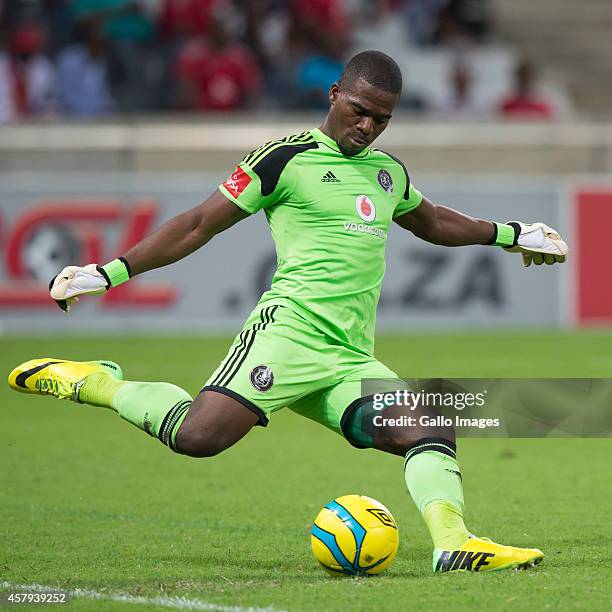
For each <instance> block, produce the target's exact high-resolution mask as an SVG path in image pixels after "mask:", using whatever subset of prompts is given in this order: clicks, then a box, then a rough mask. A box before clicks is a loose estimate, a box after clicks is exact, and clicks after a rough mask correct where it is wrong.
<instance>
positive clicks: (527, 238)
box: [506, 221, 569, 267]
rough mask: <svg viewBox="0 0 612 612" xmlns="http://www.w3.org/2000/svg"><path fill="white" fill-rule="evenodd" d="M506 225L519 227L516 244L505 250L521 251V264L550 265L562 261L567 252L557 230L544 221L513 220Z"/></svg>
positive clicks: (565, 245) (567, 249)
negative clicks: (522, 221) (523, 221)
mask: <svg viewBox="0 0 612 612" xmlns="http://www.w3.org/2000/svg"><path fill="white" fill-rule="evenodd" d="M508 225H512V226H516V225H518V226H519V228H520V233H519V236H518V239H517V244H516V245H515V246H513V247H507V248H506V251H510V252H511V253H521V255H522V256H523V266H525V267H528V266H530V265H531V263H532V262H533V263H534V264H535V265H536V266H540V265H542V264H543V263H545V264H547V265H549V266H550V265H552V264H554V263H563V262H564V261H565V257H566V255H567V254H568V252H569V248H568V246H567V244H566V243H565V241H564V240H563V239H562V238H561V236H560V235H559V233H558V232H557V230H554V229H553V228H552V227H548V225H545V224H544V223H520V222H516V221H513V222H512V223H509V224H508Z"/></svg>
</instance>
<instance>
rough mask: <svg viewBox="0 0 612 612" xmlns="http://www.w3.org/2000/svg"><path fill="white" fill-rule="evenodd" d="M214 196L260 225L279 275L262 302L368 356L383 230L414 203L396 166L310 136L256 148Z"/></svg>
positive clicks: (373, 152)
mask: <svg viewBox="0 0 612 612" xmlns="http://www.w3.org/2000/svg"><path fill="white" fill-rule="evenodd" d="M219 189H220V190H221V192H222V193H223V194H224V195H225V196H226V197H227V198H229V199H230V200H231V201H232V202H234V203H235V204H237V205H238V206H239V207H240V208H242V209H243V210H245V211H246V212H248V213H256V212H257V211H258V210H259V209H261V208H263V209H264V212H265V214H266V217H267V219H268V223H269V225H270V230H271V232H272V238H273V239H274V243H275V245H276V254H277V260H278V266H277V270H276V273H275V275H274V278H273V280H272V286H271V288H270V290H269V291H267V292H266V293H264V294H263V296H262V297H261V300H260V303H262V302H268V301H270V300H274V301H275V303H282V304H285V305H287V306H289V307H290V308H293V309H294V310H295V311H296V312H297V313H298V314H300V315H301V316H303V317H304V318H305V319H307V320H308V321H310V322H311V323H312V324H313V325H315V326H316V327H318V328H319V329H321V330H322V331H323V332H325V333H326V334H328V335H329V336H331V337H332V338H334V339H335V340H337V341H339V342H341V343H342V344H345V345H347V346H350V347H352V348H354V349H356V350H358V351H360V352H362V353H365V354H368V355H371V354H372V353H373V350H374V332H375V327H376V306H377V304H378V299H379V297H380V288H381V284H382V280H383V276H384V273H385V246H386V244H387V234H388V231H389V226H390V225H391V221H392V219H393V218H394V217H397V216H398V215H401V214H403V213H405V212H407V211H410V210H412V209H414V208H416V207H417V206H418V205H419V204H420V203H421V199H422V196H421V194H420V193H419V191H417V190H416V189H415V188H414V187H413V186H412V185H411V183H410V179H409V177H408V173H407V172H406V169H405V167H404V165H403V164H402V163H401V162H400V161H399V160H397V159H396V158H394V157H393V156H391V155H389V154H388V153H385V152H383V151H380V150H378V149H374V148H369V147H368V148H366V149H364V150H363V151H361V152H360V153H359V154H358V155H354V156H352V157H347V156H345V155H344V154H342V153H341V152H340V149H339V148H338V145H337V144H336V142H335V141H334V140H333V139H332V138H330V137H329V136H326V135H325V134H323V132H321V131H320V130H319V129H314V130H310V131H307V132H303V133H302V134H297V135H295V136H288V137H286V138H283V139H282V140H278V141H273V142H270V143H267V144H265V145H263V146H262V147H260V148H259V149H256V150H255V151H253V152H252V153H250V154H249V155H247V156H246V157H245V158H244V160H243V161H242V162H241V163H240V165H239V166H238V167H237V168H236V170H235V171H234V173H233V174H232V175H231V176H230V177H229V178H228V179H227V180H226V181H225V183H223V184H222V185H221V186H220V187H219Z"/></svg>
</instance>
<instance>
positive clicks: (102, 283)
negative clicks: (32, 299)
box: [49, 263, 110, 312]
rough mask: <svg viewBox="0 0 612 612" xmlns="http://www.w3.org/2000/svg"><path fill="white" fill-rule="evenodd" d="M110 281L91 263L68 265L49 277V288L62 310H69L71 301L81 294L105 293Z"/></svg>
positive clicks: (76, 299) (77, 298)
mask: <svg viewBox="0 0 612 612" xmlns="http://www.w3.org/2000/svg"><path fill="white" fill-rule="evenodd" d="M109 287H110V281H109V279H108V276H107V275H106V273H105V272H104V270H103V269H102V268H101V267H100V266H99V265H97V264H95V263H92V264H88V265H87V266H84V267H83V268H81V267H79V266H68V267H66V268H64V269H63V270H62V271H61V272H60V273H59V274H58V275H57V276H56V277H55V278H52V279H51V282H50V283H49V289H50V293H51V297H52V298H53V299H54V300H55V303H56V304H57V305H58V306H59V307H60V308H61V309H62V310H63V311H64V312H68V311H69V310H70V305H71V304H72V303H73V302H78V301H79V296H81V295H100V294H101V293H106V291H107V290H108V288H109Z"/></svg>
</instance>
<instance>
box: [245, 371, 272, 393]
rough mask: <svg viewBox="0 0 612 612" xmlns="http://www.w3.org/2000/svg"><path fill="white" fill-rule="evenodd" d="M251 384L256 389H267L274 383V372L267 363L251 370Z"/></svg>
mask: <svg viewBox="0 0 612 612" xmlns="http://www.w3.org/2000/svg"><path fill="white" fill-rule="evenodd" d="M249 378H250V379H251V384H252V385H253V386H254V387H255V388H256V389H257V390H258V391H262V392H263V391H269V390H270V389H271V388H272V385H273V384H274V373H273V372H272V369H271V368H269V367H268V366H267V365H258V366H255V367H254V368H253V369H252V370H251V374H250V377H249Z"/></svg>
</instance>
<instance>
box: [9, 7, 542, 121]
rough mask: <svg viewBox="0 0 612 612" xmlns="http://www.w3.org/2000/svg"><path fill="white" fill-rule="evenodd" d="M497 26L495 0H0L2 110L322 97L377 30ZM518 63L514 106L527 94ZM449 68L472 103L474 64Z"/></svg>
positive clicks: (315, 104) (406, 43)
mask: <svg viewBox="0 0 612 612" xmlns="http://www.w3.org/2000/svg"><path fill="white" fill-rule="evenodd" d="M490 30H491V23H490V17H489V1H488V0H136V1H135V0H0V122H7V121H14V120H19V119H20V118H23V117H32V116H39V117H41V116H42V117H54V116H62V115H64V116H76V117H99V116H104V115H108V114H115V113H121V114H126V113H132V112H156V111H167V110H173V111H181V110H184V111H207V112H209V111H224V112H231V111H235V110H244V109H265V110H271V109H272V110H275V109H278V110H291V109H309V108H324V107H325V106H326V105H327V90H328V88H329V86H330V85H331V83H332V82H333V81H334V80H336V79H337V78H338V76H339V74H340V72H341V70H342V65H343V63H344V62H345V61H346V59H347V58H348V57H350V56H351V55H352V53H353V52H354V51H355V50H360V49H363V48H376V47H377V46H379V45H377V44H376V43H377V40H380V37H381V36H384V37H385V40H386V39H387V38H392V37H393V36H395V37H397V39H398V40H397V43H396V45H398V46H402V47H405V48H410V47H412V48H415V47H429V46H448V47H452V48H461V49H465V48H468V47H473V46H478V45H480V44H482V43H485V42H486V41H487V40H488V38H489V36H490ZM520 70H522V71H523V74H522V76H521V75H520V74H519V71H518V70H517V92H514V93H515V94H516V95H515V98H518V99H515V100H514V102H513V101H512V100H508V101H505V102H508V106H507V108H508V110H509V112H511V111H512V109H513V108H515V109H516V108H518V109H521V108H522V109H523V110H525V105H524V103H525V100H523V99H521V98H522V97H523V98H524V97H525V96H526V97H529V96H530V95H531V94H530V93H529V92H528V91H527V90H525V92H526V93H524V94H521V93H520V92H519V91H518V87H519V86H520V83H519V81H520V80H521V79H522V81H523V85H525V86H526V87H527V88H530V84H529V82H530V81H531V80H532V74H533V69H532V67H530V66H529V65H527V64H525V65H524V66H523V67H522V68H520ZM451 79H452V82H453V92H456V96H457V97H456V99H453V100H449V109H452V105H456V106H457V107H458V108H460V107H465V108H466V109H467V108H469V99H468V93H469V80H470V77H469V73H468V72H467V71H466V70H463V69H462V68H461V67H460V66H457V68H456V70H455V71H454V73H453V74H452V75H451ZM454 95H455V93H453V96H454ZM505 102H504V104H505ZM512 102H513V103H514V107H513V106H512ZM531 102H533V103H534V104H531ZM531 102H529V104H531V106H530V107H529V108H530V110H531V112H534V113H536V114H541V115H542V116H546V115H547V113H548V112H549V109H548V108H546V107H545V106H546V105H545V103H544V102H542V101H538V100H531ZM404 104H405V106H407V107H410V108H412V109H413V110H425V109H427V103H426V102H424V101H423V100H420V99H419V97H418V95H415V96H410V95H408V96H404ZM500 108H505V107H503V106H502V107H500Z"/></svg>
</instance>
